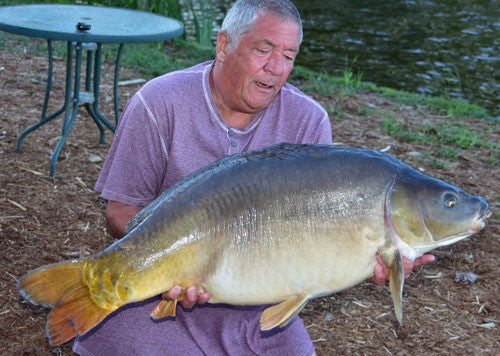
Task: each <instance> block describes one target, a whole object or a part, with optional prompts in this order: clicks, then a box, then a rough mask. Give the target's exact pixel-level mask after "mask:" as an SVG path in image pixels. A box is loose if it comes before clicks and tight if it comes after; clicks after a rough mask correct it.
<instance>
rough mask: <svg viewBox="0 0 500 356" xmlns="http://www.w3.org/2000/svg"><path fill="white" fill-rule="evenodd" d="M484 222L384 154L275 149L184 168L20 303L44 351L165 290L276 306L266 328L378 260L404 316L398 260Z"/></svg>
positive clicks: (40, 279)
mask: <svg viewBox="0 0 500 356" xmlns="http://www.w3.org/2000/svg"><path fill="white" fill-rule="evenodd" d="M451 201H453V203H450V202H451ZM450 204H451V205H452V206H449V205H450ZM488 214H489V206H488V204H487V203H486V201H485V200H484V199H483V198H481V197H477V196H472V195H467V194H465V193H464V192H463V191H462V190H460V189H459V188H457V187H454V186H452V185H450V184H448V183H445V182H443V181H440V180H437V179H434V178H431V177H429V176H426V175H423V174H422V173H420V172H418V171H416V170H414V169H413V168H411V167H409V166H407V165H405V164H403V163H402V162H400V161H398V160H397V159H395V158H393V157H392V156H390V155H387V154H383V153H380V152H378V151H371V150H364V149H357V148H352V147H335V146H319V145H287V144H284V145H280V146H274V147H271V148H267V149H263V150H259V151H256V152H250V153H243V154H239V155H234V156H230V157H227V158H224V159H222V160H220V161H218V162H216V163H214V164H213V165H210V166H208V167H206V168H204V169H201V170H200V171H198V172H195V173H194V174H192V175H190V176H189V177H188V178H186V179H185V180H183V181H181V182H179V183H178V184H177V185H175V186H174V187H172V188H171V189H169V190H167V191H166V192H165V193H164V194H162V195H161V196H160V197H158V199H157V200H155V201H154V202H153V203H151V204H150V205H149V206H148V207H146V208H145V209H143V211H141V212H140V213H139V214H138V215H137V217H136V218H135V219H134V220H133V221H132V222H131V224H130V225H129V227H128V231H129V232H128V234H127V235H126V236H125V237H124V238H123V239H121V240H119V241H117V242H116V243H114V244H113V245H111V246H110V247H109V248H107V249H106V250H104V251H103V252H102V253H100V254H98V255H96V256H94V257H92V258H90V259H88V260H86V261H74V262H71V263H67V262H66V263H60V264H57V265H55V266H48V267H42V268H40V269H38V270H35V271H34V272H31V273H30V274H27V275H25V276H23V277H22V278H21V279H20V281H19V284H18V286H19V289H20V290H21V294H23V295H24V296H25V297H27V298H29V299H31V300H32V301H34V302H36V303H41V304H44V305H49V306H55V308H54V309H53V310H52V311H51V313H50V314H49V321H48V328H47V330H48V336H49V340H50V342H51V343H52V344H58V343H61V342H64V341H66V340H68V339H70V338H72V337H74V336H75V335H76V334H83V333H85V332H86V331H87V330H89V329H91V328H92V327H93V325H92V324H93V323H94V324H97V323H98V322H99V321H100V320H102V318H104V317H105V316H106V315H107V314H109V313H110V312H111V311H113V310H115V309H117V308H119V307H120V306H122V305H124V304H127V303H131V302H134V301H139V300H143V299H146V298H148V297H151V296H154V295H157V294H159V293H161V292H163V291H165V290H168V289H170V287H172V286H174V285H181V286H183V287H187V286H189V285H196V286H198V288H199V289H200V291H201V290H206V291H208V292H209V293H210V295H211V300H210V302H224V303H230V304H242V305H248V304H250V305H251V304H268V303H278V302H281V303H280V304H278V305H276V306H273V307H271V308H268V309H266V310H265V311H264V313H263V316H262V319H261V328H262V329H264V330H267V329H271V328H273V327H277V326H284V325H286V324H287V323H288V321H289V320H291V319H292V318H293V316H295V315H296V314H298V312H300V310H301V309H302V307H303V306H304V305H305V304H306V303H307V301H308V300H309V299H311V298H315V297H319V296H323V295H328V294H331V293H334V292H336V291H340V290H343V289H346V288H349V287H351V286H353V285H356V284H358V283H360V282H361V281H363V280H365V279H366V278H368V277H370V276H371V275H372V273H373V268H374V266H375V263H376V259H375V256H376V254H377V253H380V254H381V255H382V257H383V258H384V260H385V261H386V263H387V264H388V265H390V266H391V267H392V273H391V290H392V295H393V299H394V303H395V307H396V314H397V316H398V319H399V320H400V321H402V298H401V293H402V288H403V283H404V276H403V273H402V271H401V268H400V266H401V258H402V257H403V256H406V257H408V258H411V259H413V258H416V257H418V256H420V255H421V254H422V253H424V252H427V251H429V250H431V249H432V248H435V247H437V246H444V245H446V244H449V243H453V242H456V241H458V240H459V239H462V238H464V237H466V236H468V235H470V234H472V233H476V232H478V231H479V230H480V229H481V228H482V227H483V226H484V218H485V217H487V216H488ZM68 265H69V266H70V267H71V268H67V267H68ZM53 276H55V277H54V278H53ZM63 277H64V279H65V280H67V281H69V282H64V284H63V288H59V294H58V293H56V292H50V293H47V292H46V291H50V290H52V289H53V288H52V287H53V285H56V284H59V286H61V282H60V279H61V278H63ZM74 291H76V292H74ZM47 294H48V295H47ZM61 298H62V299H61ZM82 300H83V301H84V302H83V303H84V305H85V308H83V307H81V306H80V305H79V304H78V303H81V302H82ZM61 301H64V303H61ZM82 310H83V311H82ZM89 310H90V311H92V313H93V318H89V317H88V316H87V314H88V313H89ZM174 314H175V303H167V302H161V303H160V305H159V306H158V307H157V309H155V310H154V311H153V317H157V318H160V317H164V316H168V315H174Z"/></svg>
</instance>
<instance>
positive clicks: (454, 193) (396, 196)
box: [386, 174, 491, 259]
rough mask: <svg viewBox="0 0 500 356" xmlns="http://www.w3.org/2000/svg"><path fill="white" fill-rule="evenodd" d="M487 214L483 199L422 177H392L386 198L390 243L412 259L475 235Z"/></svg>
mask: <svg viewBox="0 0 500 356" xmlns="http://www.w3.org/2000/svg"><path fill="white" fill-rule="evenodd" d="M387 212H390V214H387ZM490 215H491V210H490V206H489V204H488V203H487V201H486V200H485V199H484V198H483V197H481V196H478V195H471V194H467V193H466V192H464V191H463V190H462V189H461V188H458V187H456V186H453V185H451V184H448V183H446V182H444V181H442V180H439V179H435V178H432V177H429V176H426V175H423V174H410V175H408V176H403V177H401V178H400V177H396V178H394V180H393V183H392V188H390V189H389V192H388V194H387V196H386V221H387V220H389V225H390V227H391V229H392V234H393V235H392V236H391V240H392V241H393V242H395V245H396V247H400V246H398V244H399V245H404V246H405V247H406V249H407V250H409V251H411V253H404V252H403V254H404V255H406V256H407V257H409V258H412V259H413V258H416V257H418V256H421V255H422V254H424V253H426V252H428V251H431V250H433V249H435V248H437V247H441V246H447V245H450V244H452V243H455V242H457V241H460V240H462V239H464V238H466V237H468V236H470V235H472V234H475V233H478V232H479V231H480V230H481V229H482V228H483V227H484V226H485V219H486V218H488V217H489V216H490ZM390 234H391V232H390Z"/></svg>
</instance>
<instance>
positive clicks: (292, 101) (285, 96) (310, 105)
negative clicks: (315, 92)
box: [281, 82, 326, 114]
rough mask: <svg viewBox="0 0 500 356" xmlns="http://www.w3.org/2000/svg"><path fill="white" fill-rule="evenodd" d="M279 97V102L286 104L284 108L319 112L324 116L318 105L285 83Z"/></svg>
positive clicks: (322, 109)
mask: <svg viewBox="0 0 500 356" xmlns="http://www.w3.org/2000/svg"><path fill="white" fill-rule="evenodd" d="M281 97H282V99H281V100H283V101H284V102H285V103H286V107H289V108H292V107H293V108H300V109H305V110H319V111H321V112H323V113H325V114H326V111H325V109H324V108H323V107H322V106H321V104H320V103H318V102H317V101H316V100H315V99H314V98H312V97H311V96H309V95H307V94H305V93H304V92H303V91H302V90H300V89H299V88H297V87H296V86H294V85H292V84H290V83H288V82H287V83H285V85H284V86H283V88H281Z"/></svg>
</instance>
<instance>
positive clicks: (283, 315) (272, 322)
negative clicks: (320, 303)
mask: <svg viewBox="0 0 500 356" xmlns="http://www.w3.org/2000/svg"><path fill="white" fill-rule="evenodd" d="M308 300H309V297H308V296H303V295H299V296H294V297H292V298H290V299H287V300H285V301H284V302H281V303H279V304H276V305H273V306H272V307H269V308H267V309H266V310H264V311H263V312H262V315H261V317H260V329H261V330H263V331H265V330H271V329H273V328H275V327H277V326H279V327H284V326H285V325H287V324H288V323H289V322H290V321H291V320H292V319H293V318H294V317H295V316H297V314H299V313H300V311H301V310H302V308H304V306H305V305H306V303H307V301H308Z"/></svg>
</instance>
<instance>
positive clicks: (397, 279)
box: [389, 250, 405, 325]
mask: <svg viewBox="0 0 500 356" xmlns="http://www.w3.org/2000/svg"><path fill="white" fill-rule="evenodd" d="M404 283H405V270H404V265H403V257H402V256H401V252H399V250H396V251H395V252H394V260H393V261H392V264H391V275H390V278H389V287H390V289H391V295H392V301H393V303H394V313H395V314H396V319H398V322H399V325H403V287H404Z"/></svg>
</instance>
